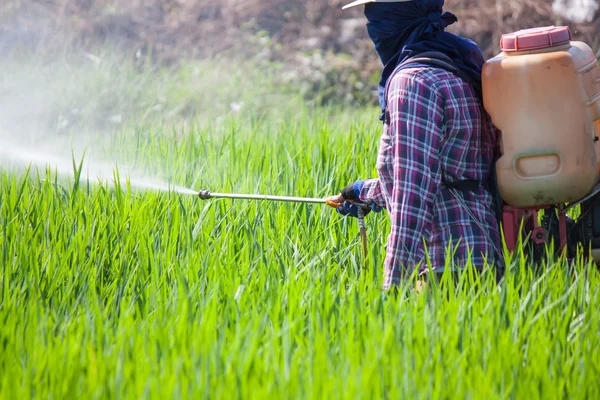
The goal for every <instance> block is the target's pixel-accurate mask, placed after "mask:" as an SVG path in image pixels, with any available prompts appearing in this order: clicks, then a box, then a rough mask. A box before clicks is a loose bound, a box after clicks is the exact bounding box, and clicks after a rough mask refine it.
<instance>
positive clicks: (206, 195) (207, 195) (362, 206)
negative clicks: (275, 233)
mask: <svg viewBox="0 0 600 400" xmlns="http://www.w3.org/2000/svg"><path fill="white" fill-rule="evenodd" d="M198 197H200V198H201V199H202V200H210V199H233V200H266V201H277V202H287V203H305V204H326V205H328V206H329V207H333V208H338V207H339V206H340V205H341V204H339V203H335V202H333V201H330V200H328V199H319V198H310V197H288V196H267V195H262V194H234V193H212V192H210V191H209V190H201V191H200V192H199V193H198ZM352 204H354V205H356V206H358V212H357V216H358V226H359V228H360V237H361V240H362V246H363V256H364V258H365V262H366V260H367V255H368V250H367V226H366V225H365V210H367V209H369V208H370V205H369V204H368V203H366V202H361V201H352Z"/></svg>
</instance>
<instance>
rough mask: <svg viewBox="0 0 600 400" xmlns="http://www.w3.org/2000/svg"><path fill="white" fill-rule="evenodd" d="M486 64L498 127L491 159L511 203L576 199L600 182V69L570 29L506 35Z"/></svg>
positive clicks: (489, 104)
mask: <svg viewBox="0 0 600 400" xmlns="http://www.w3.org/2000/svg"><path fill="white" fill-rule="evenodd" d="M501 47H502V51H503V52H502V53H501V54H499V55H498V56H496V57H494V58H492V59H491V60H489V61H488V62H486V64H485V65H484V68H483V97H484V105H485V108H486V110H487V111H488V113H489V114H490V116H491V117H492V120H493V122H494V125H496V127H497V128H498V129H500V130H501V131H502V135H501V142H500V144H501V148H502V157H501V158H500V159H499V160H498V163H497V164H496V168H497V173H498V186H499V189H500V194H501V196H502V198H503V199H504V201H506V203H508V204H509V205H510V206H513V207H516V208H529V207H541V206H546V205H552V204H559V203H567V202H572V201H576V200H579V199H581V198H582V197H584V196H585V195H586V194H588V193H589V192H590V191H591V190H592V188H593V187H594V185H595V184H596V183H597V182H598V172H599V171H598V157H597V155H596V152H597V151H598V152H599V154H600V149H598V146H597V145H596V143H597V142H598V139H597V136H599V135H600V132H597V131H598V130H600V123H597V122H596V121H598V120H600V67H599V66H598V62H597V60H596V57H595V56H594V53H593V52H592V50H591V49H590V47H589V46H588V45H586V44H585V43H582V42H575V41H571V32H570V30H569V28H567V27H545V28H536V29H528V30H524V31H519V32H516V33H512V34H508V35H503V36H502V40H501Z"/></svg>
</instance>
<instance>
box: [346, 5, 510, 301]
mask: <svg viewBox="0 0 600 400" xmlns="http://www.w3.org/2000/svg"><path fill="white" fill-rule="evenodd" d="M365 2H366V1H362V0H361V1H360V2H359V3H365ZM401 3H402V4H395V3H390V2H385V3H381V4H379V3H377V4H367V5H366V7H365V15H366V16H367V18H368V20H369V24H368V29H369V35H370V36H371V38H372V39H373V42H374V43H375V47H376V50H377V52H378V54H379V56H380V58H381V60H382V63H383V64H384V70H383V73H382V79H381V82H380V87H379V96H380V104H381V108H382V112H383V114H382V120H383V121H385V123H384V132H383V135H382V137H381V144H380V150H379V156H378V160H377V170H378V173H379V178H377V179H368V180H365V181H357V182H355V183H354V184H353V185H351V186H349V187H348V188H346V189H344V191H342V195H341V196H338V198H336V199H334V200H338V201H339V200H353V199H357V200H362V201H366V202H370V203H373V204H374V205H376V206H379V207H382V208H386V210H387V212H388V214H389V215H390V219H391V232H390V235H389V239H388V243H387V255H386V262H385V267H386V274H385V282H384V288H385V289H387V288H389V287H390V286H392V285H394V284H397V283H399V281H400V280H401V279H402V277H403V276H407V275H409V274H411V273H412V272H413V271H414V269H415V268H419V272H420V273H423V274H425V273H426V272H427V271H428V269H429V266H431V267H432V269H433V270H434V272H442V271H444V269H445V267H446V266H450V267H451V268H453V269H460V268H462V267H463V266H465V265H466V264H468V263H473V265H474V266H476V267H477V268H479V269H481V268H483V266H484V265H486V263H488V262H490V263H494V262H497V263H499V264H500V263H501V254H500V252H499V249H500V235H499V232H498V230H499V229H498V221H497V217H496V215H495V212H494V210H495V205H494V200H493V197H492V194H491V192H490V188H489V187H488V186H487V183H488V181H489V179H488V178H489V174H490V171H491V169H492V166H493V164H494V161H495V159H496V157H497V154H496V143H497V138H496V132H497V131H496V129H495V128H494V126H493V125H492V123H491V121H490V118H489V116H488V115H487V113H486V112H485V110H484V108H483V105H482V100H481V92H480V83H481V66H482V65H483V57H482V56H481V54H480V51H479V49H478V48H477V46H476V45H474V44H473V43H472V42H469V41H466V40H464V39H461V38H458V37H456V36H454V35H450V34H447V33H445V32H443V27H444V26H445V25H447V24H450V23H452V22H455V21H456V18H455V17H454V16H453V15H452V14H448V13H446V14H443V15H442V11H441V10H442V5H443V1H442V0H415V1H412V2H409V3H407V2H406V1H403V2H401ZM428 52H429V53H431V52H436V53H442V55H444V56H447V58H448V59H449V60H450V62H451V63H452V65H454V66H456V68H455V69H456V71H455V72H457V73H453V72H450V71H448V70H447V69H443V68H439V67H437V66H435V65H431V63H425V64H419V63H416V62H414V63H410V64H409V65H406V64H407V63H408V62H410V61H411V60H412V59H414V58H418V56H419V54H427V53H428ZM458 75H460V77H459V76H458ZM349 207H351V205H349V203H345V206H344V207H340V212H341V213H343V214H344V213H345V214H347V213H348V211H349V210H350V208H349ZM429 264H430V265H429Z"/></svg>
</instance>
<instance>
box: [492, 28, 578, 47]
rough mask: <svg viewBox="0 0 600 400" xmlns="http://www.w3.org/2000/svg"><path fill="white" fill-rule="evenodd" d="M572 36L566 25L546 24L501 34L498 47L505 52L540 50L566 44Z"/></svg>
mask: <svg viewBox="0 0 600 400" xmlns="http://www.w3.org/2000/svg"><path fill="white" fill-rule="evenodd" d="M572 38H573V36H572V35H571V30H570V29H569V27H568V26H546V27H543V28H533V29H525V30H522V31H518V32H514V33H508V34H505V35H502V38H501V39H500V48H501V49H502V51H506V52H511V51H528V50H540V49H547V48H549V47H554V46H561V45H563V44H568V43H570V42H571V39H572Z"/></svg>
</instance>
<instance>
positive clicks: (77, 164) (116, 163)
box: [0, 60, 197, 195]
mask: <svg viewBox="0 0 600 400" xmlns="http://www.w3.org/2000/svg"><path fill="white" fill-rule="evenodd" d="M84 61H85V60H84ZM88 64H89V63H88ZM88 64H85V62H84V63H83V64H80V65H77V66H73V65H69V64H67V63H60V62H55V63H53V64H49V65H48V66H44V65H41V64H40V63H36V62H35V61H32V62H31V64H27V63H26V64H21V63H19V62H16V61H11V60H7V61H2V62H0V67H1V69H2V70H4V71H6V72H5V73H4V74H3V75H4V77H5V78H4V79H3V80H2V81H0V93H2V96H3V99H2V105H1V107H0V169H5V170H7V169H11V170H15V171H17V172H18V171H20V172H21V173H25V171H26V170H27V168H29V167H32V168H33V169H37V170H38V171H39V170H48V171H52V172H53V173H56V174H58V175H59V176H60V177H62V178H74V177H75V175H77V179H80V180H83V181H88V182H90V183H92V184H95V183H98V184H104V185H108V186H114V185H123V186H124V185H125V183H126V182H129V184H130V185H131V187H132V188H134V189H137V190H154V191H165V192H167V191H168V192H171V191H172V192H176V193H180V194H190V195H191V194H197V192H196V191H194V190H191V189H188V188H185V187H182V186H180V185H177V184H174V183H172V182H170V181H169V180H166V179H164V175H163V176H159V175H157V173H156V171H154V172H149V170H151V169H152V168H151V167H152V164H156V163H160V160H154V161H153V162H152V161H151V160H145V163H140V162H137V163H136V165H135V166H134V167H132V166H130V165H129V163H128V161H129V160H128V156H129V154H128V153H127V152H124V151H123V148H122V146H120V145H119V143H118V142H117V141H116V140H115V137H116V136H119V135H122V134H123V131H124V130H125V128H124V116H123V114H126V113H132V114H133V111H132V109H134V108H135V106H133V105H131V104H129V103H128V101H129V102H135V98H132V97H131V96H129V97H128V96H127V95H124V94H122V93H131V92H132V90H131V87H128V86H126V83H125V82H127V81H128V80H129V79H130V77H129V76H127V74H121V75H119V74H118V73H117V74H115V73H113V74H112V77H111V79H110V82H112V84H113V87H110V88H109V89H110V91H111V92H110V93H108V92H106V91H105V90H106V86H107V85H106V82H104V79H105V77H104V75H105V74H106V71H103V70H98V69H97V68H96V69H92V71H91V72H90V71H88V70H89V69H90V68H92V67H93V65H88ZM109 69H110V68H109ZM113 72H114V71H113ZM7 76H10V79H8V78H6V77H7ZM95 79H96V80H98V79H99V80H100V82H96V80H95ZM139 83H140V82H139V81H135V82H134V84H139ZM99 86H102V87H105V90H104V91H103V90H101V89H100V87H99ZM138 161H139V160H138ZM161 172H163V173H166V174H168V172H169V171H168V170H167V169H166V168H165V169H163V171H161Z"/></svg>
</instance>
